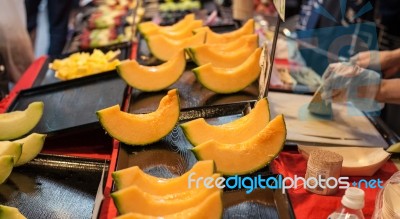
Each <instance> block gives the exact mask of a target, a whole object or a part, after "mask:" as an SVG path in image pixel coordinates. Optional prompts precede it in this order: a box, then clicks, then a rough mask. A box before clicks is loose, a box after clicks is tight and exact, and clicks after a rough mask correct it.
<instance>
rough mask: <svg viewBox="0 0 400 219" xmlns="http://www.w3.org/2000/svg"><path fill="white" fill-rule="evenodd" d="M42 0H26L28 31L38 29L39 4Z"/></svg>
mask: <svg viewBox="0 0 400 219" xmlns="http://www.w3.org/2000/svg"><path fill="white" fill-rule="evenodd" d="M41 1H42V0H25V9H26V19H27V26H28V31H29V32H31V31H33V30H35V29H36V26H37V16H38V12H39V4H40V2H41Z"/></svg>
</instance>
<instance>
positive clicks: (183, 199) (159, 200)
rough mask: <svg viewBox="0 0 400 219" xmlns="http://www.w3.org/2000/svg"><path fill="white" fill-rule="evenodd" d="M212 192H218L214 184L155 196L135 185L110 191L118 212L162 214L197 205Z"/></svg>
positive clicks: (173, 212)
mask: <svg viewBox="0 0 400 219" xmlns="http://www.w3.org/2000/svg"><path fill="white" fill-rule="evenodd" d="M217 175H219V174H217ZM219 176H220V175H219ZM214 193H217V194H220V189H218V188H217V187H215V186H214V187H213V188H204V187H203V188H201V189H197V190H187V191H184V192H182V193H175V194H168V195H164V196H157V195H152V194H148V193H145V192H143V191H142V190H141V188H139V187H137V186H130V187H128V188H125V189H123V190H119V191H116V192H114V193H112V194H111V197H112V198H113V200H114V204H115V206H116V207H117V209H118V212H119V213H120V214H126V213H139V214H145V215H151V216H163V215H169V214H175V213H177V212H180V211H183V210H185V209H188V208H192V207H195V206H198V204H199V203H201V202H202V201H204V200H205V199H206V198H207V197H209V196H210V195H212V194H214Z"/></svg>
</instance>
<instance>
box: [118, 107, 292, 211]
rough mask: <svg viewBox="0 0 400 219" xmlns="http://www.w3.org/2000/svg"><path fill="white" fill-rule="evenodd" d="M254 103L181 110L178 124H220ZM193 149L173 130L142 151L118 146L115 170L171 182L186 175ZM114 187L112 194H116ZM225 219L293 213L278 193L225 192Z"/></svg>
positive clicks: (192, 160)
mask: <svg viewBox="0 0 400 219" xmlns="http://www.w3.org/2000/svg"><path fill="white" fill-rule="evenodd" d="M254 103H255V102H254V101H248V102H246V101H245V102H239V103H234V104H224V105H215V106H206V107H199V108H191V109H184V110H182V112H181V115H180V118H179V120H180V122H184V121H187V120H192V119H196V118H201V117H203V118H206V119H207V121H208V122H209V123H210V124H223V123H226V122H229V121H232V120H234V119H237V118H240V117H242V116H243V115H244V114H246V112H247V109H248V107H252V106H253V105H254ZM191 148H192V145H191V144H190V143H189V142H188V140H187V139H186V137H185V135H184V134H183V131H182V130H181V128H180V127H179V126H176V127H175V128H174V129H173V131H172V132H171V133H170V134H169V135H168V136H166V137H165V138H163V139H162V140H160V141H159V142H156V143H154V144H151V145H148V146H145V147H135V146H129V145H125V144H121V146H120V149H119V153H118V158H117V165H116V170H121V169H124V168H128V167H131V166H139V167H140V168H141V169H142V170H144V171H145V172H146V173H148V174H151V175H154V176H157V177H164V178H171V177H174V176H179V175H182V174H183V173H185V172H187V171H188V170H189V169H191V167H192V166H193V165H194V164H195V163H196V162H197V159H196V157H195V156H194V154H193V153H192V152H191V150H190V149H191ZM256 175H261V176H263V177H269V176H271V177H276V175H272V174H271V171H270V169H269V167H265V168H263V169H261V170H259V171H257V172H255V173H253V174H251V175H248V176H256ZM115 189H116V188H115V187H114V191H115ZM223 200H224V206H225V210H224V218H266V216H267V215H269V216H270V217H269V218H294V213H293V210H292V207H291V204H290V200H289V197H288V196H287V194H282V191H281V190H276V191H275V190H269V189H266V190H257V191H254V193H251V194H250V195H245V192H244V191H241V190H230V191H228V190H226V191H224V196H223Z"/></svg>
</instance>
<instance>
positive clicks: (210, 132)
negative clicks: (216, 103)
mask: <svg viewBox="0 0 400 219" xmlns="http://www.w3.org/2000/svg"><path fill="white" fill-rule="evenodd" d="M269 118H270V113H269V105H268V101H267V99H266V98H264V99H261V100H259V101H258V102H257V103H256V105H255V107H254V108H253V109H252V110H251V111H250V113H249V114H247V115H245V116H243V117H241V118H239V119H237V120H234V121H232V122H230V123H226V124H222V125H215V126H214V125H210V124H208V123H207V122H206V120H205V119H203V118H199V119H195V120H193V121H189V122H186V123H184V124H182V125H181V127H182V129H183V132H184V134H185V136H186V138H187V139H188V140H189V141H190V143H192V144H193V145H194V146H196V145H199V144H202V143H204V142H207V141H209V140H212V139H214V140H215V141H217V142H220V143H224V144H235V143H240V142H243V141H246V140H248V139H249V138H251V137H253V136H254V135H256V134H258V133H259V132H260V131H261V130H262V129H263V128H265V127H266V126H267V124H268V122H269Z"/></svg>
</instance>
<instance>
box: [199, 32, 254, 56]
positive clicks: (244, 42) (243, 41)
mask: <svg viewBox="0 0 400 219" xmlns="http://www.w3.org/2000/svg"><path fill="white" fill-rule="evenodd" d="M206 45H207V46H208V47H213V48H214V49H216V50H219V51H225V52H233V51H235V50H240V49H241V48H242V47H243V46H249V47H250V48H253V49H257V48H258V35H257V34H251V35H245V36H242V37H240V38H238V39H236V40H234V41H232V42H229V43H223V44H206Z"/></svg>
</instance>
